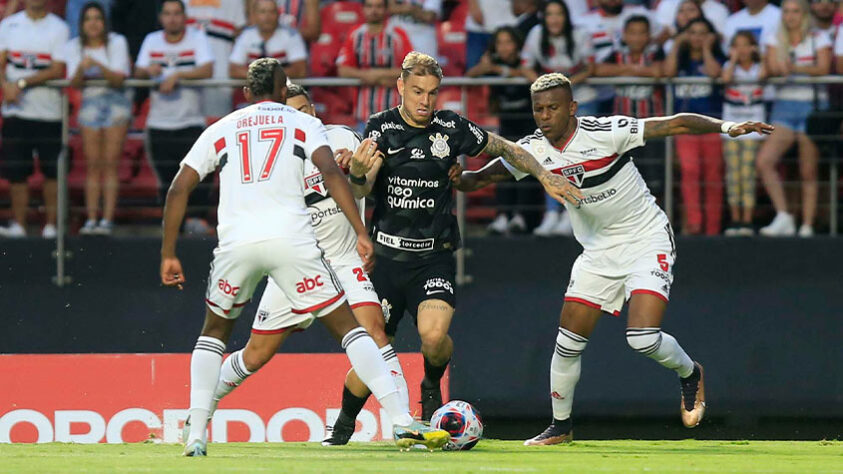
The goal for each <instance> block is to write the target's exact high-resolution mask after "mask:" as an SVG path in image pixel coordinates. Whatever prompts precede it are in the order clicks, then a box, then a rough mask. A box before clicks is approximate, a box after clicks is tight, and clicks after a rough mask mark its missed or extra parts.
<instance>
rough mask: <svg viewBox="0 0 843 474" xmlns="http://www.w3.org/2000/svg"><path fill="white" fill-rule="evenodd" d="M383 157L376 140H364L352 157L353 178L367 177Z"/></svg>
mask: <svg viewBox="0 0 843 474" xmlns="http://www.w3.org/2000/svg"><path fill="white" fill-rule="evenodd" d="M381 156H383V154H382V153H381V152H379V151H378V145H377V143H375V141H374V140H372V139H371V138H367V139H365V140H363V142H361V143H360V146H358V147H357V150H355V151H354V154H353V155H352V157H351V168H350V170H349V171H350V173H351V174H352V175H353V176H365V175H366V174H368V173H369V170H371V169H372V166H374V165H375V161H376V160H377V159H378V158H380V157H381Z"/></svg>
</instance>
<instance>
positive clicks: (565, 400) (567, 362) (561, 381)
mask: <svg viewBox="0 0 843 474" xmlns="http://www.w3.org/2000/svg"><path fill="white" fill-rule="evenodd" d="M587 343H588V339H587V338H585V337H583V336H580V335H579V334H576V333H574V332H571V331H569V330H567V329H565V328H561V327H560V328H559V334H557V335H556V349H555V350H554V352H553V358H552V359H551V360H550V397H551V405H552V406H553V418H554V419H556V420H565V419H568V418H570V417H571V406H572V405H573V404H574V388H576V386H577V381H579V379H580V354H582V351H583V350H584V349H585V345H586V344H587Z"/></svg>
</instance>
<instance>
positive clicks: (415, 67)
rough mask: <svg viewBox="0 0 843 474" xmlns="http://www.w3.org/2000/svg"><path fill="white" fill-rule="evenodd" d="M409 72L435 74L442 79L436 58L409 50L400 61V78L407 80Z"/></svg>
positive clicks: (422, 74) (423, 74)
mask: <svg viewBox="0 0 843 474" xmlns="http://www.w3.org/2000/svg"><path fill="white" fill-rule="evenodd" d="M410 74H415V75H417V76H436V77H438V78H439V80H442V68H441V67H440V66H439V63H438V62H436V59H434V58H433V57H432V56H428V55H427V54H424V53H420V52H418V51H410V52H409V53H407V55H406V56H404V60H403V61H401V79H404V80H407V78H408V77H409V76H410Z"/></svg>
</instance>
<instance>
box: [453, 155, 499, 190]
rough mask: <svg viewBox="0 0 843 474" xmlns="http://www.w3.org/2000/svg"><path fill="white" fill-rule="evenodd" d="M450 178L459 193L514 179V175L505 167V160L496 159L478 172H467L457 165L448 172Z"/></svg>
mask: <svg viewBox="0 0 843 474" xmlns="http://www.w3.org/2000/svg"><path fill="white" fill-rule="evenodd" d="M448 177H449V178H450V179H451V182H452V183H453V184H454V189H456V190H457V191H463V192H471V191H476V190H478V189H480V188H483V187H485V186H488V185H490V184H492V183H498V182H501V181H507V180H509V179H512V173H510V172H509V170H508V169H506V167H505V166H504V165H503V160H501V159H500V158H496V159H494V160H492V161H490V162H489V163H486V166H484V167H482V168H480V169H479V170H476V171H465V170H464V169H463V168H462V166H460V165H459V164H456V165H454V166H452V167H451V169H450V170H448Z"/></svg>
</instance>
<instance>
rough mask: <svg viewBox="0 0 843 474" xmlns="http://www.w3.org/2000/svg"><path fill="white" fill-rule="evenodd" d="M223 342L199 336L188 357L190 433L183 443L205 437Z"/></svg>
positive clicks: (217, 377)
mask: <svg viewBox="0 0 843 474" xmlns="http://www.w3.org/2000/svg"><path fill="white" fill-rule="evenodd" d="M223 352H225V343H224V342H222V341H220V340H219V339H216V338H213V337H207V336H199V339H198V340H197V341H196V346H195V347H194V348H193V355H192V357H191V358H190V411H189V412H188V413H189V415H190V435H189V436H188V439H186V440H185V443H187V442H190V441H193V440H196V439H205V429H206V428H207V425H208V414H209V413H210V412H211V405H212V400H213V397H214V387H215V386H216V384H217V380H218V379H219V376H220V363H221V362H222V354H223Z"/></svg>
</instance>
